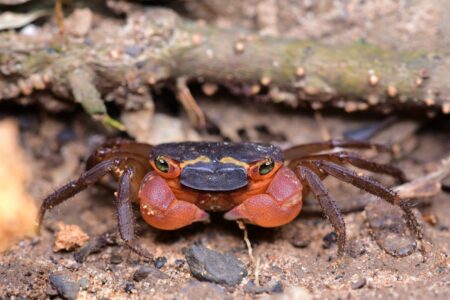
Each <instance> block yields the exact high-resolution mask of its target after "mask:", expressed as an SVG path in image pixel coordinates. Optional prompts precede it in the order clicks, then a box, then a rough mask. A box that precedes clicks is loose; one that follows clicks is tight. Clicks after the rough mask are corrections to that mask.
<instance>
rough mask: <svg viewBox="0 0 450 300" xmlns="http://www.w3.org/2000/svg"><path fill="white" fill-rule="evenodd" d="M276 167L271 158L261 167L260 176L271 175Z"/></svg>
mask: <svg viewBox="0 0 450 300" xmlns="http://www.w3.org/2000/svg"><path fill="white" fill-rule="evenodd" d="M274 166H275V162H274V161H273V159H271V158H269V159H267V160H266V161H265V162H263V163H262V164H261V165H260V166H259V175H266V174H269V173H270V172H271V171H272V170H273V167H274Z"/></svg>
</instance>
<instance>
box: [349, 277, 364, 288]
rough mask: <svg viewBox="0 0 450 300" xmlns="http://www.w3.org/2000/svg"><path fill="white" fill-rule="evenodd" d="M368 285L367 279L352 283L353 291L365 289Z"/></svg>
mask: <svg viewBox="0 0 450 300" xmlns="http://www.w3.org/2000/svg"><path fill="white" fill-rule="evenodd" d="M366 283H367V280H366V279H365V278H361V279H359V280H357V281H354V282H352V289H353V290H358V289H361V288H363V287H364V286H365V285H366Z"/></svg>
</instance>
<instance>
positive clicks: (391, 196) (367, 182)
mask: <svg viewBox="0 0 450 300" xmlns="http://www.w3.org/2000/svg"><path fill="white" fill-rule="evenodd" d="M308 163H310V164H312V165H314V166H315V167H316V168H318V169H320V170H321V171H322V172H324V173H326V174H329V175H331V176H333V177H336V178H337V179H339V180H341V181H344V182H347V183H350V184H351V185H354V186H356V187H358V188H360V189H362V190H364V191H366V192H368V193H370V194H373V195H375V196H378V197H380V198H382V199H384V200H386V201H388V202H389V203H391V204H394V205H398V206H399V207H400V208H401V209H402V210H403V212H404V213H405V217H406V221H407V224H408V227H409V229H410V230H411V231H412V232H413V233H414V234H415V235H416V238H417V239H419V240H421V239H422V238H423V234H422V229H421V226H420V224H419V222H418V221H417V219H416V218H415V216H414V214H413V212H412V210H411V207H409V205H408V201H407V200H405V199H401V198H400V197H399V196H398V194H397V193H396V192H394V191H393V190H391V189H389V188H387V187H385V186H383V185H382V184H381V183H379V182H378V181H375V180H373V179H372V178H370V177H367V176H359V175H358V174H356V172H355V171H352V170H349V169H346V168H345V167H342V166H339V165H337V164H334V163H332V162H329V161H321V160H315V161H308Z"/></svg>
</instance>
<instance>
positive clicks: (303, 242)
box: [291, 237, 311, 249]
mask: <svg viewBox="0 0 450 300" xmlns="http://www.w3.org/2000/svg"><path fill="white" fill-rule="evenodd" d="M310 243H311V240H308V239H302V238H297V237H295V238H292V239H291V244H292V246H294V247H296V248H300V249H303V248H306V247H308V246H309V244H310Z"/></svg>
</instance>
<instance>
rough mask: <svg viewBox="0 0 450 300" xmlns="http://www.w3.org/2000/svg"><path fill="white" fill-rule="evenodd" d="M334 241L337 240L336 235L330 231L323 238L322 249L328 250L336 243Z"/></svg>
mask: <svg viewBox="0 0 450 300" xmlns="http://www.w3.org/2000/svg"><path fill="white" fill-rule="evenodd" d="M336 240H337V234H336V232H334V231H332V232H330V233H329V234H327V235H326V236H324V237H323V244H322V247H323V248H324V249H329V248H331V247H332V246H333V245H334V244H335V243H336Z"/></svg>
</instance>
